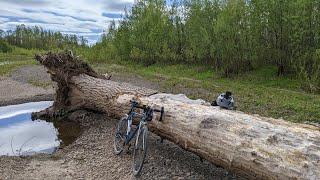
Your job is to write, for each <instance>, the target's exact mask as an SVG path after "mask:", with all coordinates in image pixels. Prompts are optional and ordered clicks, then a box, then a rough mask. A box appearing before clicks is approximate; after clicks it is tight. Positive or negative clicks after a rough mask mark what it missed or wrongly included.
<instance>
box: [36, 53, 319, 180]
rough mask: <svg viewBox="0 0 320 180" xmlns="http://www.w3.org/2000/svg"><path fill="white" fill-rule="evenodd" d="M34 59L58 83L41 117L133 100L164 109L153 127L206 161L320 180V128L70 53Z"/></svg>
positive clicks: (119, 111)
mask: <svg viewBox="0 0 320 180" xmlns="http://www.w3.org/2000/svg"><path fill="white" fill-rule="evenodd" d="M36 59H37V60H38V61H39V62H40V63H42V64H43V65H44V66H45V67H47V68H48V70H49V71H48V72H49V73H50V74H51V76H52V79H53V80H54V81H56V82H57V83H58V89H57V95H56V99H55V103H54V106H53V107H52V108H50V109H49V110H47V111H44V112H42V113H40V114H38V115H44V114H47V115H48V113H49V114H50V113H51V114H52V113H53V112H57V111H59V110H61V109H63V110H64V111H70V110H76V109H90V110H94V111H99V112H105V113H107V114H109V115H112V116H116V117H121V116H123V115H125V114H126V113H128V110H129V108H130V103H129V101H130V100H131V99H132V98H136V99H138V100H139V101H140V102H141V103H142V104H145V105H150V106H152V107H156V108H159V107H162V106H163V107H164V110H165V115H164V119H163V121H161V122H160V121H158V120H157V119H158V117H159V115H158V114H157V116H155V117H154V120H153V121H151V122H150V123H149V125H150V129H151V130H152V131H153V132H154V133H156V134H158V135H159V136H161V137H163V138H165V139H168V140H170V141H172V142H174V143H176V144H178V145H179V146H181V147H182V148H184V149H186V150H188V151H191V152H194V153H195V154H197V155H199V156H201V157H202V158H204V159H207V160H208V161H210V162H212V163H214V164H216V165H219V166H222V167H224V168H226V169H229V170H231V171H233V172H236V173H239V174H241V175H244V176H246V177H249V178H258V179H319V178H320V131H319V130H320V128H318V127H315V126H310V125H305V124H294V123H290V122H286V121H284V120H279V119H272V118H264V117H260V116H257V115H248V114H245V113H242V112H239V111H230V110H224V109H220V108H218V107H212V106H210V104H209V103H207V102H205V101H202V100H190V99H188V98H187V97H186V96H184V95H173V94H165V93H157V91H154V90H150V89H145V88H140V87H135V86H132V85H130V84H127V83H118V82H114V81H111V80H107V79H106V78H104V77H103V76H99V75H98V74H97V73H95V72H94V71H93V70H92V69H91V68H90V67H89V66H88V65H87V64H86V63H83V62H82V61H79V60H77V58H74V57H73V56H72V54H70V53H69V54H68V53H66V54H62V53H61V54H47V55H44V56H36Z"/></svg>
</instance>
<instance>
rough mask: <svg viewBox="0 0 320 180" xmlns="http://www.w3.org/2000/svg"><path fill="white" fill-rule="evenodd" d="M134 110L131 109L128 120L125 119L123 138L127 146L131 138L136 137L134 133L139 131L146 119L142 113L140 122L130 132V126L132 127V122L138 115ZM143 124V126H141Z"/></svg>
mask: <svg viewBox="0 0 320 180" xmlns="http://www.w3.org/2000/svg"><path fill="white" fill-rule="evenodd" d="M134 110H135V108H132V109H131V110H130V112H129V115H128V118H127V134H126V136H125V144H129V142H130V141H131V140H132V138H133V137H134V136H135V135H136V133H137V132H138V131H139V130H140V127H141V126H142V125H145V124H146V122H145V119H146V117H145V116H146V115H145V113H143V115H142V117H141V119H140V122H139V124H138V126H137V128H136V129H135V130H134V131H131V125H132V121H133V119H134V117H136V116H137V115H138V114H139V113H136V112H134ZM142 123H143V124H142Z"/></svg>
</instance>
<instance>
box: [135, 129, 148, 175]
mask: <svg viewBox="0 0 320 180" xmlns="http://www.w3.org/2000/svg"><path fill="white" fill-rule="evenodd" d="M147 137H148V127H147V126H146V125H142V127H141V128H140V131H139V132H138V135H137V139H136V143H135V147H134V152H133V174H134V175H135V176H139V175H140V173H141V170H142V167H143V163H144V160H145V158H146V154H147V148H148V147H147Z"/></svg>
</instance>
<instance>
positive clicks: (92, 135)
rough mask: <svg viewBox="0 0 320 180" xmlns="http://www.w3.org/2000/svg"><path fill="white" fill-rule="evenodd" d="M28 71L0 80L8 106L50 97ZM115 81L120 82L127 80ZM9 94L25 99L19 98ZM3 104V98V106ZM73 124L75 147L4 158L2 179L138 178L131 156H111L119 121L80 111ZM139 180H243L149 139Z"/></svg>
mask: <svg viewBox="0 0 320 180" xmlns="http://www.w3.org/2000/svg"><path fill="white" fill-rule="evenodd" d="M27 68H28V71H25V70H26V69H22V70H21V69H20V70H17V71H16V72H15V73H16V74H14V73H13V75H12V76H11V77H10V78H6V79H3V80H1V81H0V86H1V85H2V87H8V84H10V83H11V84H12V85H11V86H10V87H11V88H10V89H8V88H5V89H7V90H3V89H2V88H0V89H1V90H2V91H3V92H2V93H3V94H4V95H6V97H5V98H4V99H5V101H6V102H8V100H10V98H11V101H12V102H15V100H16V99H17V98H22V99H23V98H26V97H31V98H32V97H34V95H39V94H46V93H47V94H50V92H51V93H52V90H50V89H49V90H48V89H44V88H40V87H38V88H37V87H34V86H32V85H30V84H26V82H28V80H27V81H26V80H25V77H27V76H20V75H21V74H23V73H24V72H26V73H29V72H30V71H32V70H35V69H32V68H39V67H31V69H30V67H27ZM37 70H39V69H37ZM43 73H45V71H43ZM42 75H43V74H41V73H40V74H36V75H33V76H30V77H31V78H32V77H34V76H36V77H43V78H40V80H45V79H44V76H42ZM18 77H19V78H18ZM114 79H116V80H119V81H121V80H122V79H123V78H121V77H116V78H114ZM130 82H131V83H133V84H137V85H140V86H144V85H146V86H148V87H156V85H155V84H152V83H151V82H147V81H145V80H144V79H141V78H136V79H134V80H133V79H131V80H130ZM146 83H148V84H146ZM19 88H20V89H19ZM23 89H25V90H26V89H27V91H24V90H23ZM9 90H10V91H16V92H18V93H21V94H19V95H15V94H14V93H12V92H9ZM23 93H25V94H23ZM15 98H16V99H15ZM2 101H3V100H2V99H0V102H2ZM0 104H1V103H0ZM71 120H73V121H77V122H79V123H80V125H81V127H82V134H81V135H80V136H79V137H78V139H77V140H76V141H75V142H73V143H72V144H70V145H69V146H67V147H64V148H63V149H59V150H58V151H57V152H56V153H54V154H53V155H36V156H30V157H24V158H20V157H4V156H2V157H1V156H0V162H1V163H0V179H136V178H135V177H133V176H132V174H131V167H132V153H130V152H129V153H128V154H127V153H124V154H122V155H121V156H116V155H114V154H113V133H114V131H115V129H114V128H115V125H116V123H117V120H115V119H110V118H108V117H106V116H104V115H102V114H92V113H88V112H76V113H74V114H73V115H72V118H71ZM138 179H241V178H240V177H238V176H236V175H234V174H232V173H229V172H228V171H226V170H224V169H222V168H218V167H216V166H214V165H213V164H211V163H209V162H207V161H204V162H201V161H200V158H199V157H197V156H196V155H194V154H192V153H189V152H187V151H185V150H183V149H181V148H180V147H178V146H176V145H175V144H173V143H171V142H168V141H164V143H160V141H159V137H158V136H156V135H154V134H151V137H149V150H148V157H147V162H146V163H145V166H144V169H143V173H142V176H141V177H140V178H138Z"/></svg>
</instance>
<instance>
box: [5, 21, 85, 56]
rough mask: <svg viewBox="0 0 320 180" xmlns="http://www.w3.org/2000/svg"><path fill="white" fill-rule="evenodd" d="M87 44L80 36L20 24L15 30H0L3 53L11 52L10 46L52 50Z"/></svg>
mask: <svg viewBox="0 0 320 180" xmlns="http://www.w3.org/2000/svg"><path fill="white" fill-rule="evenodd" d="M87 43H88V41H87V40H86V39H85V38H84V37H82V36H80V37H78V36H77V35H69V34H62V33H61V32H56V31H50V30H44V29H43V28H42V27H39V26H33V27H28V26H25V25H23V24H22V25H18V26H16V28H15V30H8V31H4V30H1V29H0V50H1V51H3V52H8V51H11V49H12V48H11V47H10V45H12V46H17V47H21V48H25V49H41V50H53V49H68V48H74V47H79V46H83V47H84V46H87Z"/></svg>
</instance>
